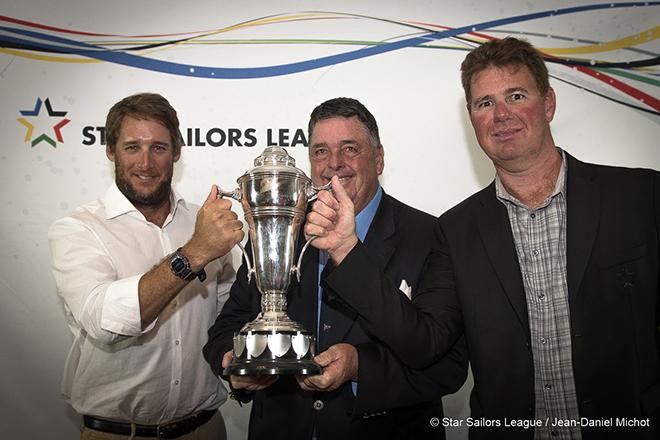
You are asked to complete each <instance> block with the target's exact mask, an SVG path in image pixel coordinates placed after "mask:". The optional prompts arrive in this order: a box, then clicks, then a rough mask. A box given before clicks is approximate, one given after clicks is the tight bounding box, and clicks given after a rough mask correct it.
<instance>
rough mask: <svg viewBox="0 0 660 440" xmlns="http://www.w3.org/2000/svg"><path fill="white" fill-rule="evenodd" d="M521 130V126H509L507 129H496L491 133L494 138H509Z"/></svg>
mask: <svg viewBox="0 0 660 440" xmlns="http://www.w3.org/2000/svg"><path fill="white" fill-rule="evenodd" d="M521 130H522V129H521V128H511V129H507V130H500V131H496V132H495V133H493V137H494V138H495V139H506V138H509V137H511V136H514V135H516V134H517V133H518V132H520V131H521Z"/></svg>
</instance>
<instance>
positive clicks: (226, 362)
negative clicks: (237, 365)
mask: <svg viewBox="0 0 660 440" xmlns="http://www.w3.org/2000/svg"><path fill="white" fill-rule="evenodd" d="M233 360H234V353H233V352H232V351H231V350H229V351H228V352H227V353H225V355H224V356H222V368H227V367H228V366H229V364H230V363H231V361H233Z"/></svg>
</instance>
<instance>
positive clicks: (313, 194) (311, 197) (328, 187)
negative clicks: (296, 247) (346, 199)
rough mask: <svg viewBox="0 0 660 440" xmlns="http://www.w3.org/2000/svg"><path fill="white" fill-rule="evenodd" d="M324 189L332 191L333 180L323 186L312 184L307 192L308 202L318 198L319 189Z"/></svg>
mask: <svg viewBox="0 0 660 440" xmlns="http://www.w3.org/2000/svg"><path fill="white" fill-rule="evenodd" d="M324 190H325V191H330V192H332V182H328V183H326V184H325V185H323V186H313V185H312V187H311V188H310V189H309V191H308V192H307V203H309V202H313V201H314V200H316V197H318V195H319V191H324ZM307 244H309V241H308V242H307ZM307 244H306V245H305V247H307ZM303 249H304V248H303Z"/></svg>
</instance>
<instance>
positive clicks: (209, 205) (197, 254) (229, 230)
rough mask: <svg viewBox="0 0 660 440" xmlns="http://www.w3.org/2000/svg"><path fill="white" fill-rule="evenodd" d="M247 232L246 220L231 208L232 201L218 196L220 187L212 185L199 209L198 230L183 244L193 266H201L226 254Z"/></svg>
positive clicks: (196, 224) (196, 228)
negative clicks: (242, 219) (244, 225)
mask: <svg viewBox="0 0 660 440" xmlns="http://www.w3.org/2000/svg"><path fill="white" fill-rule="evenodd" d="M244 236H245V233H244V232H243V222H241V221H240V220H238V216H237V215H236V213H235V212H233V211H232V210H231V201H230V200H228V199H219V198H218V187H217V186H216V185H213V186H212V187H211V192H210V193H209V195H208V197H207V198H206V201H205V202H204V204H203V205H202V207H201V208H200V210H199V212H198V213H197V219H196V221H195V232H194V233H193V236H192V238H191V239H190V241H189V242H188V243H187V244H186V245H185V246H184V248H185V250H186V255H187V256H188V259H189V260H190V264H191V266H193V268H195V267H196V266H198V267H199V269H201V268H203V267H204V266H206V264H208V263H209V262H210V261H212V260H215V259H216V258H218V257H222V256H223V255H225V254H227V253H228V252H229V251H230V250H231V249H232V248H233V247H234V246H235V245H236V243H239V242H240V241H241V240H243V237H244Z"/></svg>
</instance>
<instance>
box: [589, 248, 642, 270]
mask: <svg viewBox="0 0 660 440" xmlns="http://www.w3.org/2000/svg"><path fill="white" fill-rule="evenodd" d="M645 256H646V244H641V245H638V246H634V247H631V248H627V249H623V250H620V251H613V252H611V253H608V254H607V255H601V257H600V258H599V259H598V267H599V268H600V270H609V269H612V268H616V267H617V266H622V265H625V264H626V263H632V262H633V261H635V260H639V259H640V258H644V257H645Z"/></svg>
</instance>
